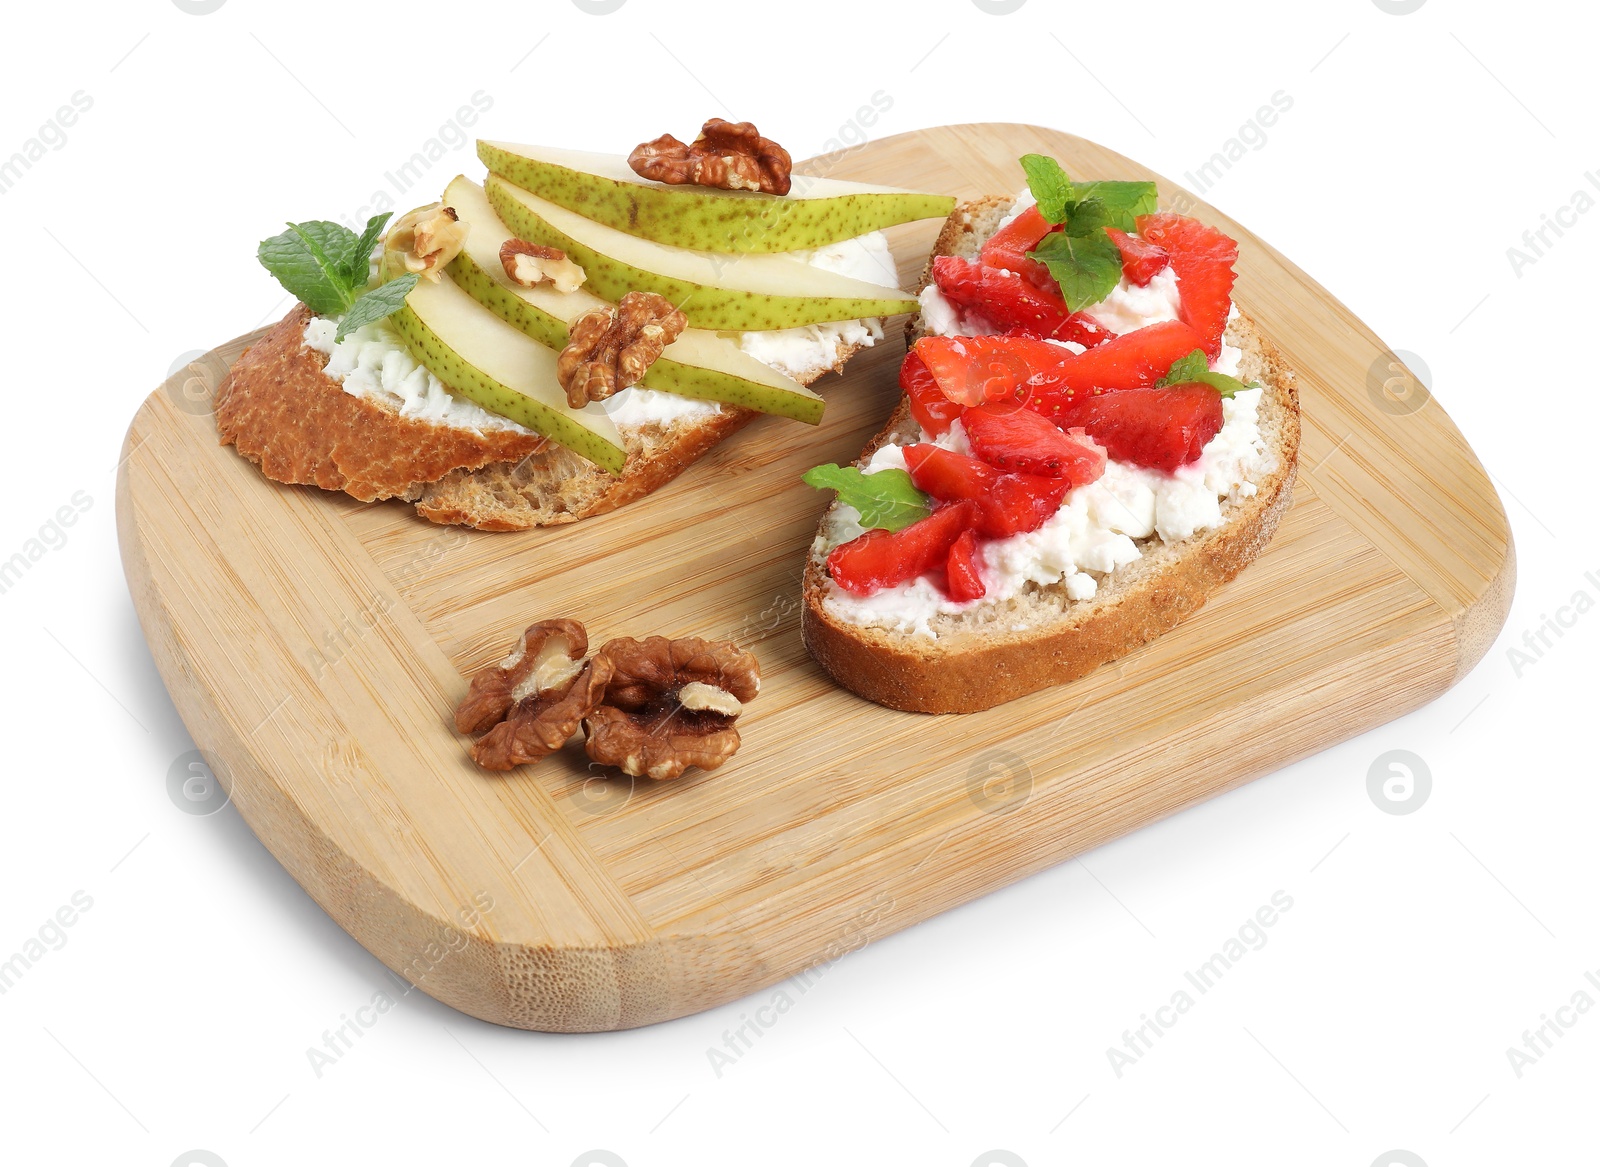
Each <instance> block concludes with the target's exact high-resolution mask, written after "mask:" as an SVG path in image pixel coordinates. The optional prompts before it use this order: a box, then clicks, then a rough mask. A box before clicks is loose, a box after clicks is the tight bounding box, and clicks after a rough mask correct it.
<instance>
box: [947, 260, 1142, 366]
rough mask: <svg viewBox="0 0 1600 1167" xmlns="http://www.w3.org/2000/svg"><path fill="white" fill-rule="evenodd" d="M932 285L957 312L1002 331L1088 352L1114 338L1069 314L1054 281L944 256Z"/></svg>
mask: <svg viewBox="0 0 1600 1167" xmlns="http://www.w3.org/2000/svg"><path fill="white" fill-rule="evenodd" d="M1029 262H1032V261H1031V260H1030V261H1029ZM1046 274H1047V275H1048V273H1046ZM933 282H934V283H935V284H936V285H937V286H938V288H939V290H940V291H941V292H943V293H944V297H945V299H947V300H949V301H950V302H951V303H952V304H954V305H956V307H958V308H960V309H962V310H963V311H967V312H974V313H976V314H977V315H979V316H981V317H983V318H984V319H985V320H987V321H988V322H989V323H990V324H992V325H994V326H995V327H996V328H999V329H1002V330H1004V329H1020V330H1022V331H1024V332H1025V333H1026V334H1027V335H1029V336H1037V337H1053V338H1055V339H1057V340H1072V341H1076V342H1077V343H1079V344H1081V345H1084V346H1086V347H1087V346H1090V345H1094V344H1098V343H1099V342H1100V341H1102V340H1105V339H1107V338H1108V337H1109V336H1110V335H1111V334H1110V333H1109V332H1107V331H1106V329H1105V328H1104V327H1103V326H1102V325H1101V324H1100V323H1099V322H1097V321H1095V320H1093V319H1092V318H1090V317H1088V316H1085V315H1083V313H1081V312H1069V311H1067V305H1066V301H1064V300H1063V299H1062V298H1061V293H1060V290H1059V289H1058V288H1057V287H1056V284H1055V281H1054V280H1049V281H1048V282H1047V284H1046V285H1045V286H1040V285H1038V284H1036V283H1034V282H1033V281H1032V280H1030V279H1029V278H1028V277H1027V276H1026V275H1024V274H1022V273H1019V272H1016V271H1003V270H1001V269H1000V268H996V267H988V266H985V265H983V264H980V263H974V262H973V261H972V260H970V259H962V258H960V257H959V256H954V255H941V256H939V257H938V258H937V259H935V260H934V261H933Z"/></svg>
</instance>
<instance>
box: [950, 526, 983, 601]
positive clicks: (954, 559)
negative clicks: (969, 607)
mask: <svg viewBox="0 0 1600 1167" xmlns="http://www.w3.org/2000/svg"><path fill="white" fill-rule="evenodd" d="M944 576H945V591H946V592H947V593H948V594H949V596H950V598H951V599H952V600H960V601H966V600H981V599H983V593H984V586H983V576H981V575H979V574H978V536H977V535H976V534H975V533H974V532H973V531H971V530H967V531H962V532H961V534H960V535H959V536H958V537H957V538H956V541H955V542H954V543H952V544H951V545H950V554H949V555H948V556H947V557H946V559H945V567H944Z"/></svg>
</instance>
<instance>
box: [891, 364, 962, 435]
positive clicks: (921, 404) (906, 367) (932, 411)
mask: <svg viewBox="0 0 1600 1167" xmlns="http://www.w3.org/2000/svg"><path fill="white" fill-rule="evenodd" d="M900 389H901V391H902V392H903V393H905V395H906V400H907V401H908V402H910V404H911V416H912V417H914V418H916V419H917V424H918V425H920V426H921V427H922V432H923V433H925V434H928V435H929V436H931V437H935V438H936V437H938V436H939V435H940V434H943V433H945V432H947V431H948V430H949V429H950V423H951V422H953V421H955V419H956V418H958V417H960V416H961V406H959V405H957V404H956V403H955V402H954V401H951V400H950V399H949V398H948V397H946V396H945V395H944V393H943V392H941V391H940V389H939V382H937V381H935V380H934V379H933V374H932V373H931V372H929V371H928V365H927V362H926V361H924V360H923V359H922V358H921V357H920V356H918V355H917V354H916V353H914V352H909V353H907V354H906V359H905V360H903V361H901V362H900Z"/></svg>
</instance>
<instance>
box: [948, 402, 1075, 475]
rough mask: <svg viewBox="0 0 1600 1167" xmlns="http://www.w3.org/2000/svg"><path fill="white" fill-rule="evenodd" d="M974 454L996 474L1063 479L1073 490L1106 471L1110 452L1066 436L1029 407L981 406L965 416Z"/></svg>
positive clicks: (965, 427)
mask: <svg viewBox="0 0 1600 1167" xmlns="http://www.w3.org/2000/svg"><path fill="white" fill-rule="evenodd" d="M961 425H962V428H963V429H965V430H966V432H967V440H968V441H969V442H970V443H971V444H972V452H973V453H974V454H976V455H977V456H978V457H979V458H981V459H982V460H983V461H985V462H987V463H988V464H989V465H990V466H993V467H994V468H995V469H996V470H1003V471H1011V472H1015V473H1018V474H1037V475H1041V476H1043V477H1045V478H1065V479H1068V480H1069V481H1070V482H1071V483H1072V485H1073V486H1082V485H1083V484H1084V483H1086V482H1093V481H1094V480H1095V479H1097V478H1099V477H1100V475H1102V474H1104V473H1105V469H1106V452H1105V451H1104V450H1102V449H1100V448H1099V447H1098V446H1096V445H1094V444H1093V443H1092V442H1089V441H1086V440H1082V439H1081V438H1074V437H1072V436H1071V435H1069V434H1066V433H1063V432H1062V431H1061V430H1060V429H1058V428H1057V427H1056V426H1055V424H1054V423H1053V422H1051V421H1050V420H1048V419H1047V418H1044V417H1041V416H1040V415H1039V414H1037V413H1034V412H1033V411H1032V410H1031V409H1023V408H1021V407H1020V406H1014V405H1006V404H995V405H978V406H974V407H973V408H971V409H968V410H966V411H965V412H964V413H962V415H961Z"/></svg>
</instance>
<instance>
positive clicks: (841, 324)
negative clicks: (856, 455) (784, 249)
mask: <svg viewBox="0 0 1600 1167" xmlns="http://www.w3.org/2000/svg"><path fill="white" fill-rule="evenodd" d="M789 254H791V255H793V256H794V257H795V258H796V259H799V260H803V261H804V262H806V263H809V264H810V265H811V266H812V267H819V268H821V269H822V270H823V271H829V272H833V273H834V274H836V275H841V276H848V277H849V278H850V279H854V280H863V281H865V282H866V283H869V284H878V285H879V286H881V287H886V288H897V287H899V286H900V277H899V274H898V272H897V270H896V268H895V263H894V256H893V255H891V254H890V253H889V239H888V237H887V236H886V235H884V233H883V232H882V231H871V232H869V233H867V234H866V235H857V236H856V237H855V238H853V239H841V240H840V241H839V242H837V243H830V244H828V245H827V246H826V247H818V248H816V249H815V250H812V251H793V252H790V253H789ZM735 335H737V337H738V343H739V347H740V348H742V349H744V351H745V352H747V353H749V354H750V355H751V356H753V357H755V359H756V360H758V361H760V362H761V363H762V364H764V365H767V366H769V367H771V368H774V369H776V370H778V372H780V373H782V374H784V375H785V376H786V377H794V378H796V379H798V378H801V377H805V376H807V375H808V374H811V373H815V372H816V371H817V370H819V369H831V368H833V367H834V365H836V364H838V361H839V352H840V350H841V349H843V348H846V347H849V346H852V345H859V346H860V347H862V348H871V347H872V346H873V345H874V344H876V343H877V342H878V341H880V340H882V339H883V326H882V325H881V324H879V323H878V321H876V320H834V321H829V322H827V323H825V324H805V325H801V326H800V327H798V328H779V329H769V330H767V331H764V332H741V333H737V334H735Z"/></svg>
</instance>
